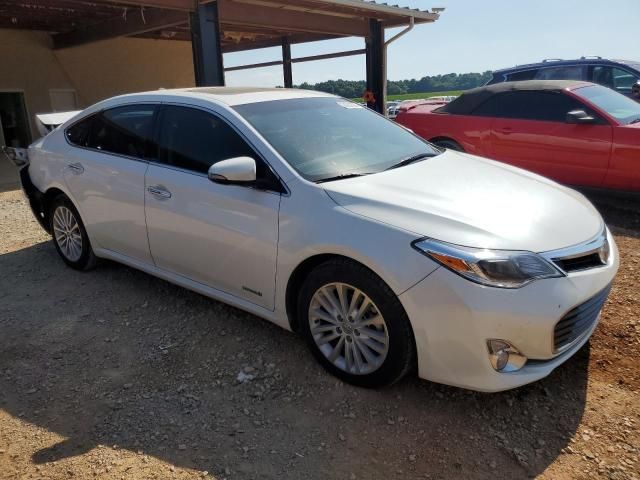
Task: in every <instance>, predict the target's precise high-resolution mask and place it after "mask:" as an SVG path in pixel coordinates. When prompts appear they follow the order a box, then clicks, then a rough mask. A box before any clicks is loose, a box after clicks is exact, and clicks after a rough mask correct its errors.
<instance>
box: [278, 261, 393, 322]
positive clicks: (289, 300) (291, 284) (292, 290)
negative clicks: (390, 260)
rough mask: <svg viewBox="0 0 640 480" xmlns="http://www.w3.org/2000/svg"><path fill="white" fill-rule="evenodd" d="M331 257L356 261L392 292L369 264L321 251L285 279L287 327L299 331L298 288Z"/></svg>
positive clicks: (298, 266) (300, 264)
mask: <svg viewBox="0 0 640 480" xmlns="http://www.w3.org/2000/svg"><path fill="white" fill-rule="evenodd" d="M333 259H341V260H346V261H349V262H353V263H356V264H358V265H360V266H362V267H363V268H366V269H367V270H369V271H370V272H371V273H373V274H374V275H375V276H376V277H378V278H379V279H380V281H381V282H383V283H384V284H385V285H386V286H387V287H389V290H391V291H392V292H393V289H392V288H391V287H390V286H389V283H388V282H386V281H385V280H384V278H383V277H382V276H381V275H380V273H378V272H377V271H376V270H375V269H373V268H371V267H370V266H368V265H366V264H364V263H363V262H361V261H358V260H356V259H355V258H352V257H350V256H348V255H341V254H338V253H321V254H316V255H312V256H310V257H307V258H305V259H304V260H302V261H301V262H300V263H299V264H298V265H297V266H296V267H295V268H294V269H293V271H292V273H291V275H290V276H289V280H288V281H287V287H286V290H285V308H286V314H287V320H288V322H289V327H290V328H291V330H292V331H294V332H298V331H299V324H298V318H297V301H298V295H299V293H300V289H301V287H302V284H303V283H304V280H305V279H306V278H307V276H308V275H309V274H310V273H311V272H312V271H313V269H314V268H316V267H317V266H318V265H321V264H323V263H325V262H327V261H329V260H333ZM394 294H395V293H394Z"/></svg>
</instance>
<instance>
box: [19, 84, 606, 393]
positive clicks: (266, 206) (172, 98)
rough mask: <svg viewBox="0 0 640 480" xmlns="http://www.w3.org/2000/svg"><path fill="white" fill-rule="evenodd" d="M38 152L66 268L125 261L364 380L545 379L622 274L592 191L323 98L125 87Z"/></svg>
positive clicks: (513, 382) (499, 382)
mask: <svg viewBox="0 0 640 480" xmlns="http://www.w3.org/2000/svg"><path fill="white" fill-rule="evenodd" d="M27 161H28V165H27V166H25V167H23V168H22V170H21V178H22V182H23V187H24V190H25V192H26V194H27V196H28V198H29V200H30V203H31V206H32V208H33V210H34V213H35V215H36V217H37V219H38V220H39V221H40V223H41V224H42V226H43V227H44V228H45V229H46V230H47V231H48V232H50V233H51V234H52V236H53V242H54V245H55V248H56V249H57V251H58V253H59V254H60V256H61V257H62V259H63V260H64V262H65V263H66V264H67V265H69V266H70V267H73V268H76V269H80V270H86V269H89V268H91V267H93V266H94V265H95V264H96V262H97V260H98V259H99V258H104V259H110V260H115V261H117V262H121V263H123V264H126V265H129V266H132V267H134V268H138V269H140V270H143V271H145V272H148V273H149V274H152V275H155V276H158V277H161V278H163V279H166V280H168V281H170V282H173V283H175V284H178V285H181V286H183V287H186V288H189V289H191V290H194V291H196V292H200V293H202V294H204V295H207V296H209V297H212V298H215V299H217V300H220V301H223V302H226V303H229V304H231V305H234V306H236V307H238V308H241V309H244V310H246V311H248V312H251V313H253V314H255V315H258V316H260V317H263V318H265V319H267V320H269V321H271V322H274V323H276V324H278V325H280V326H281V327H283V328H286V329H291V330H294V331H297V332H299V333H300V334H301V335H302V336H303V337H304V338H305V339H306V341H307V342H308V344H309V347H310V349H311V351H312V352H313V354H314V355H315V357H316V358H317V359H318V360H319V362H320V363H321V364H322V365H323V366H324V367H325V368H326V369H327V370H328V371H330V372H331V373H333V374H334V375H336V376H338V377H340V378H342V379H344V380H346V381H348V382H351V383H354V384H356V385H361V386H370V387H373V386H380V385H385V384H390V383H392V382H394V381H397V380H398V379H400V378H402V377H403V376H404V375H405V374H407V373H408V372H412V371H417V373H418V374H419V376H420V377H422V378H425V379H429V380H433V381H437V382H442V383H446V384H450V385H457V386H461V387H465V388H470V389H474V390H483V391H498V390H504V389H508V388H513V387H517V386H519V385H523V384H525V383H528V382H532V381H534V380H537V379H540V378H542V377H545V376H546V375H548V374H549V373H550V372H551V371H552V370H553V369H554V368H556V367H557V366H558V365H560V364H561V363H563V362H564V361H565V360H567V359H568V358H569V357H570V356H571V355H572V354H574V353H575V352H576V351H577V350H578V349H579V348H580V347H581V346H582V345H583V344H584V343H585V342H586V341H587V340H588V339H589V337H590V336H591V334H592V332H593V331H594V329H595V328H596V325H597V323H598V319H599V313H600V310H601V308H602V305H603V304H604V302H605V300H606V297H607V294H608V292H609V288H610V285H611V282H612V281H613V278H614V276H615V273H616V270H617V268H618V252H617V249H616V245H615V243H614V241H613V239H612V237H611V235H610V233H609V231H608V230H607V228H606V226H605V224H604V222H603V220H602V218H601V217H600V215H599V214H598V212H597V211H596V210H595V209H594V207H593V206H592V205H591V204H590V203H589V202H588V201H587V200H586V199H585V198H584V197H583V196H582V195H581V194H579V193H577V192H575V191H573V190H570V189H568V188H566V187H563V186H560V185H558V184H556V183H554V182H552V181H550V180H547V179H545V178H542V177H540V176H537V175H533V174H531V173H527V172H525V171H523V170H519V169H517V168H513V167H510V166H507V165H504V164H501V163H497V162H493V161H489V160H485V159H481V158H477V157H473V156H471V155H467V154H464V153H458V152H454V151H444V152H443V151H441V150H439V149H438V148H436V147H434V146H433V145H431V144H429V143H427V142H425V141H423V140H421V139H420V138H418V137H416V136H414V135H413V134H412V133H411V132H409V131H407V130H406V129H404V128H402V127H400V126H398V125H396V124H395V123H393V122H391V121H388V120H386V119H385V118H383V117H381V116H379V115H377V114H375V113H373V112H371V111H370V110H367V109H366V108H363V107H360V106H359V105H357V104H354V103H352V102H349V101H347V100H344V99H341V98H338V97H335V96H332V95H327V94H323V93H318V92H310V91H297V90H285V89H273V90H264V89H232V88H200V89H183V90H173V91H171V90H160V91H157V92H149V93H141V94H133V95H124V96H120V97H116V98H112V99H109V100H106V101H103V102H101V103H98V104H96V105H94V106H92V107H90V108H88V109H86V110H84V111H82V112H81V113H79V114H77V115H75V116H74V117H73V118H72V119H70V120H68V121H67V122H65V123H64V124H62V125H61V126H60V127H58V128H56V129H55V130H54V131H53V132H51V133H49V134H48V135H47V136H46V137H44V138H42V139H40V140H38V141H37V142H35V143H34V144H33V145H31V147H30V148H29V150H28V159H27Z"/></svg>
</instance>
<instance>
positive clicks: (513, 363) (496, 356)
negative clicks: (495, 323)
mask: <svg viewBox="0 0 640 480" xmlns="http://www.w3.org/2000/svg"><path fill="white" fill-rule="evenodd" d="M487 348H488V349H489V361H490V362H491V366H492V367H493V369H494V370H495V371H496V372H515V371H517V370H520V369H521V368H522V367H524V364H525V363H526V362H527V357H525V356H524V355H522V354H521V353H520V352H519V351H518V349H517V348H516V347H514V346H513V345H511V344H510V343H509V342H507V341H506V340H497V339H490V340H487Z"/></svg>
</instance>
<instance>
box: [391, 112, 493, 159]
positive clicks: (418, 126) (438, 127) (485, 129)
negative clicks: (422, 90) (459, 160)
mask: <svg viewBox="0 0 640 480" xmlns="http://www.w3.org/2000/svg"><path fill="white" fill-rule="evenodd" d="M396 122H398V123H400V124H401V125H404V126H405V127H407V128H410V129H411V130H413V131H414V132H415V133H416V135H419V136H420V137H422V138H424V139H425V140H429V141H432V140H435V139H438V138H449V139H451V140H454V141H455V142H457V143H458V144H460V145H461V146H462V148H463V149H464V151H465V152H467V153H471V154H473V155H480V156H484V157H486V156H489V154H490V143H489V141H490V136H491V125H492V122H493V119H492V118H488V117H472V116H467V115H450V114H448V113H437V112H432V111H430V109H429V108H428V107H415V108H413V109H411V110H408V111H405V112H402V113H400V114H399V115H398V117H397V118H396Z"/></svg>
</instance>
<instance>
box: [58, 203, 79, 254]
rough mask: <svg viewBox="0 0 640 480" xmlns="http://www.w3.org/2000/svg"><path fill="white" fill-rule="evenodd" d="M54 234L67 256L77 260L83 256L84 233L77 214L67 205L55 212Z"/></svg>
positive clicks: (61, 249)
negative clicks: (81, 230)
mask: <svg viewBox="0 0 640 480" xmlns="http://www.w3.org/2000/svg"><path fill="white" fill-rule="evenodd" d="M53 235H54V237H55V239H56V244H57V245H58V247H60V251H61V252H62V254H63V255H64V256H65V258H66V259H67V260H69V261H71V262H77V261H78V260H79V259H80V257H81V256H82V234H81V233H80V225H79V224H78V220H77V219H76V216H75V214H74V213H73V212H72V211H71V210H70V209H69V208H67V207H65V206H59V207H58V208H56V210H55V212H54V214H53Z"/></svg>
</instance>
